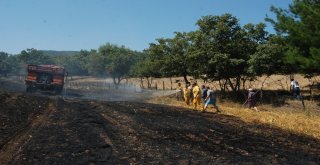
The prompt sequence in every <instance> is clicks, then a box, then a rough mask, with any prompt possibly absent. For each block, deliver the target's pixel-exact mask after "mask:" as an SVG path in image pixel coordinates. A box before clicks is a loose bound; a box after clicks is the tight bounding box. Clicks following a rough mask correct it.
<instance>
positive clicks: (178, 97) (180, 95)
mask: <svg viewBox="0 0 320 165" xmlns="http://www.w3.org/2000/svg"><path fill="white" fill-rule="evenodd" d="M182 96H183V87H182V86H181V83H178V87H177V93H176V98H177V100H178V101H180V100H182Z"/></svg>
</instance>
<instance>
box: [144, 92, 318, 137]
mask: <svg viewBox="0 0 320 165" xmlns="http://www.w3.org/2000/svg"><path fill="white" fill-rule="evenodd" d="M148 102H150V103H156V104H165V105H171V106H178V107H184V108H189V109H190V110H191V109H192V105H190V106H187V105H186V104H185V103H184V102H183V101H177V100H176V99H175V98H172V97H159V98H153V99H151V100H149V101H148ZM306 105H307V109H306V110H303V108H302V105H301V102H299V101H295V100H290V101H287V102H286V104H285V105H284V106H281V107H273V106H272V105H261V106H258V109H259V111H258V112H255V111H254V110H250V109H248V108H245V107H242V105H241V104H238V103H234V102H230V101H224V102H223V103H220V104H219V102H218V106H219V108H220V109H221V110H222V112H221V114H224V115H231V116H235V117H239V118H240V119H241V120H243V121H245V122H247V123H254V124H257V125H258V124H266V125H270V126H275V127H279V128H281V129H283V130H286V131H290V132H292V133H295V134H302V135H307V136H311V137H314V138H317V139H320V108H319V106H318V105H316V103H315V102H312V101H307V102H306ZM208 112H209V113H210V112H215V109H214V108H213V107H209V108H208ZM258 130H259V129H257V131H258Z"/></svg>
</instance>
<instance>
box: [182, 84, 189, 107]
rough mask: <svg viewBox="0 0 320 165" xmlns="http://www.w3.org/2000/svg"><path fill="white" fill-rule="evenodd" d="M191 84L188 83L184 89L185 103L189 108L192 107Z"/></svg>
mask: <svg viewBox="0 0 320 165" xmlns="http://www.w3.org/2000/svg"><path fill="white" fill-rule="evenodd" d="M189 87H190V83H189V82H187V83H186V86H185V88H183V96H184V101H185V103H186V104H187V105H188V106H189V105H190V89H189Z"/></svg>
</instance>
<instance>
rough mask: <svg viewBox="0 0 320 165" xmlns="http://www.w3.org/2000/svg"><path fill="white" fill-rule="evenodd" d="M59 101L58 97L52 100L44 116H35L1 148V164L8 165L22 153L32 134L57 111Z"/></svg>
mask: <svg viewBox="0 0 320 165" xmlns="http://www.w3.org/2000/svg"><path fill="white" fill-rule="evenodd" d="M58 99H59V98H58V97H56V98H55V99H54V101H52V100H51V101H50V102H49V105H48V107H47V108H46V110H45V111H44V112H43V113H42V114H40V115H35V116H33V117H32V119H31V120H30V121H29V122H28V123H27V124H26V125H25V127H21V128H20V129H19V130H17V131H16V133H15V134H14V135H13V136H11V138H8V140H7V141H6V142H5V143H4V144H3V145H2V146H1V149H0V162H1V163H3V164H7V163H8V162H10V161H11V160H12V159H13V158H14V157H15V156H16V155H18V153H19V152H21V149H22V148H23V146H24V145H25V144H26V143H28V141H30V139H31V138H32V134H31V132H32V131H33V130H37V129H38V128H39V127H41V126H42V125H44V124H45V123H46V121H47V119H48V118H49V116H50V114H52V113H53V111H54V110H56V107H57V104H58Z"/></svg>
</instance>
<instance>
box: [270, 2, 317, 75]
mask: <svg viewBox="0 0 320 165" xmlns="http://www.w3.org/2000/svg"><path fill="white" fill-rule="evenodd" d="M271 11H273V12H274V13H275V14H276V20H273V19H271V18H266V21H269V22H271V23H272V24H273V26H274V28H275V30H276V31H277V34H279V35H280V36H281V41H280V42H279V43H281V44H283V45H284V46H285V47H286V51H285V62H286V63H288V64H291V68H290V71H293V72H304V73H317V74H319V73H320V67H319V66H320V2H319V0H293V1H292V3H291V4H290V5H289V9H287V10H285V9H281V8H277V7H274V6H272V7H271Z"/></svg>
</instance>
